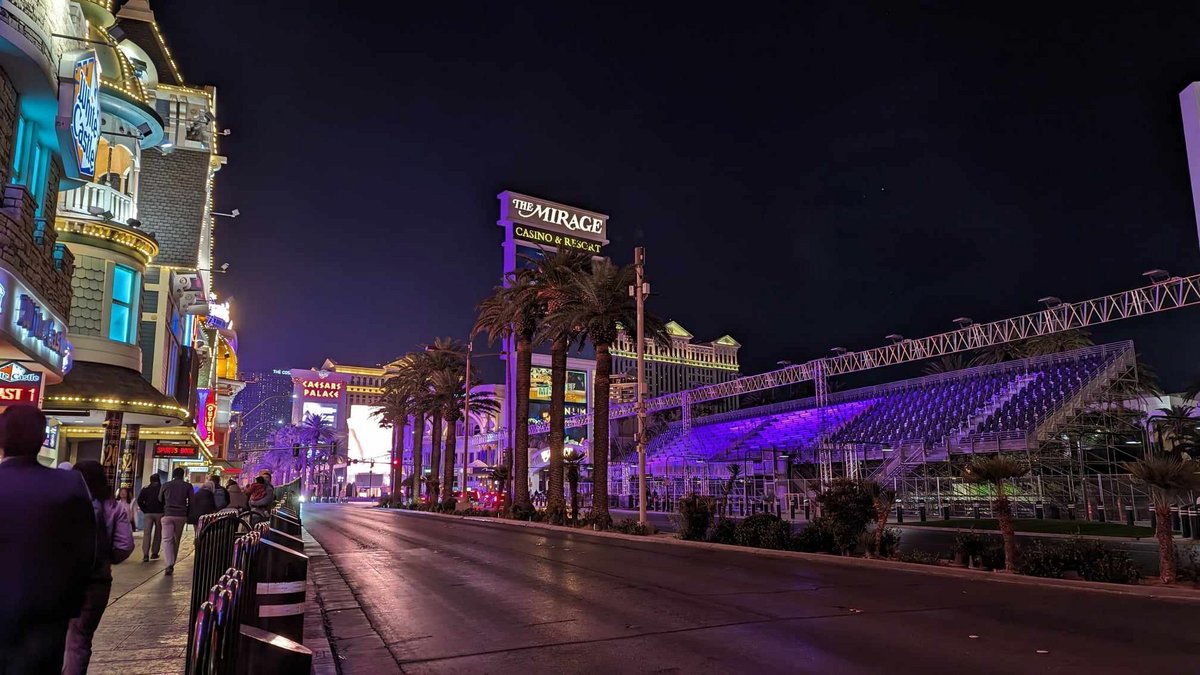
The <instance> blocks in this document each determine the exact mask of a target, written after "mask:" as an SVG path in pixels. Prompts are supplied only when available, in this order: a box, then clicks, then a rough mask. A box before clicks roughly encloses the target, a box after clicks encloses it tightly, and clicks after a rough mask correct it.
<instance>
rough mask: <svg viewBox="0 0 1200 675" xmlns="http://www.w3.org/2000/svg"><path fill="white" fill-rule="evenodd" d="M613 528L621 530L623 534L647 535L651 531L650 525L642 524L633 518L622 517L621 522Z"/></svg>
mask: <svg viewBox="0 0 1200 675" xmlns="http://www.w3.org/2000/svg"><path fill="white" fill-rule="evenodd" d="M613 530H615V531H617V532H621V533H622V534H637V535H647V534H650V532H651V530H650V527H649V526H648V525H642V524H641V523H639V522H638V521H637V520H635V519H633V518H622V519H621V521H620V522H618V523H617V524H615V525H613Z"/></svg>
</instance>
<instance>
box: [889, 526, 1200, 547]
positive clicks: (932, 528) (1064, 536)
mask: <svg viewBox="0 0 1200 675" xmlns="http://www.w3.org/2000/svg"><path fill="white" fill-rule="evenodd" d="M888 527H898V528H900V529H902V530H905V529H909V528H912V529H914V530H920V531H922V532H975V533H976V534H994V535H996V536H997V537H998V536H1000V530H981V529H979V528H974V527H938V526H937V525H932V526H930V525H920V524H916V523H898V524H897V523H894V522H891V521H888ZM1015 534H1016V535H1017V536H1018V537H1037V538H1039V539H1040V538H1046V539H1094V540H1096V541H1107V542H1126V543H1143V544H1144V543H1147V542H1149V543H1154V544H1157V540H1156V539H1155V538H1154V535H1147V536H1145V537H1108V536H1105V535H1102V534H1065V533H1062V532H1027V531H1024V530H1017V531H1016V532H1015ZM1184 542H1187V543H1191V540H1190V539H1179V540H1178V541H1177V542H1176V543H1184Z"/></svg>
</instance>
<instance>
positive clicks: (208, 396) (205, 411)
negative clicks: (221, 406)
mask: <svg viewBox="0 0 1200 675" xmlns="http://www.w3.org/2000/svg"><path fill="white" fill-rule="evenodd" d="M210 404H211V405H212V415H209V405H210ZM216 405H217V401H216V397H215V396H213V391H212V389H197V390H196V409H197V410H198V411H199V418H200V419H198V420H197V421H196V422H197V425H196V426H197V428H196V433H197V434H198V435H199V436H200V438H201V439H202V440H203V441H204V442H205V443H208V444H212V441H213V422H214V421H216V416H217V411H216Z"/></svg>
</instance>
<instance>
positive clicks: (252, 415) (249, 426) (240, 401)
mask: <svg viewBox="0 0 1200 675" xmlns="http://www.w3.org/2000/svg"><path fill="white" fill-rule="evenodd" d="M240 379H241V380H242V382H244V383H245V387H243V388H242V390H241V391H240V392H238V393H237V395H235V396H234V399H233V404H232V415H233V418H234V419H233V421H232V424H233V441H232V444H231V446H230V447H231V449H230V455H231V456H232V458H233V459H234V460H235V461H237V460H241V459H243V457H244V456H245V453H246V452H247V451H254V450H263V449H265V448H269V447H271V446H272V444H273V439H274V436H275V433H276V431H277V430H279V429H280V428H282V427H284V426H285V425H287V424H289V423H290V422H291V419H292V388H293V385H292V375H291V372H290V371H287V370H281V369H275V370H264V371H255V372H245V373H242V374H241V376H240Z"/></svg>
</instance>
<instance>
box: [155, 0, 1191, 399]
mask: <svg viewBox="0 0 1200 675" xmlns="http://www.w3.org/2000/svg"><path fill="white" fill-rule="evenodd" d="M152 4H153V5H154V7H155V10H156V12H157V14H158V20H159V23H160V26H161V27H162V29H163V31H164V33H165V35H166V36H167V39H168V41H169V43H170V45H171V47H172V48H173V50H174V51H175V54H176V57H177V61H178V62H179V64H180V68H181V70H182V72H183V75H184V77H185V78H186V79H188V80H189V81H190V82H191V83H194V84H214V85H216V86H217V87H218V112H219V117H220V124H221V125H222V126H223V127H228V128H230V129H231V130H232V135H230V136H229V137H228V138H226V139H224V140H223V141H222V151H223V153H224V154H226V155H228V157H229V164H228V165H227V167H226V168H224V169H223V170H222V171H221V172H220V174H219V175H218V181H217V206H218V209H219V210H222V211H228V210H230V209H232V208H238V209H240V210H241V213H242V215H241V217H240V218H239V219H237V220H234V221H229V220H221V221H220V222H219V223H218V230H217V242H218V243H217V260H216V263H217V264H218V265H219V264H220V263H222V262H228V263H229V264H230V271H229V273H228V274H226V275H224V276H220V277H218V278H217V279H216V284H217V288H218V290H219V291H220V292H221V293H222V294H223V295H232V296H233V297H234V303H235V305H234V318H235V322H236V325H237V328H238V332H239V335H240V338H241V365H242V368H243V369H247V370H250V369H263V368H275V367H308V366H314V365H318V364H319V363H320V362H321V361H322V360H323V359H324V358H326V357H331V358H333V359H335V360H337V361H341V362H344V363H365V364H373V363H378V362H382V361H386V360H388V359H390V358H391V357H394V356H396V355H399V354H401V353H403V352H405V351H408V350H410V349H413V348H414V347H415V346H416V345H417V344H418V343H421V342H428V341H431V340H432V338H433V337H434V336H436V335H455V336H465V334H466V333H467V331H468V330H469V328H470V325H471V322H472V320H473V317H474V311H473V308H474V305H475V303H476V302H478V301H479V299H480V298H482V297H483V296H484V295H485V294H486V293H487V292H488V290H489V289H490V287H491V286H492V285H493V284H495V283H496V282H497V281H498V276H499V273H500V241H501V230H500V228H499V227H497V226H496V225H495V221H496V218H497V213H498V203H497V200H496V198H495V195H496V194H497V193H498V192H500V191H501V190H503V189H506V188H511V189H514V190H518V191H521V192H526V193H529V194H532V195H536V196H540V197H545V198H548V199H553V200H556V201H560V202H564V203H567V204H573V205H577V206H580V207H584V208H588V209H592V210H596V211H600V212H603V213H607V214H609V215H610V216H611V221H610V224H609V236H610V239H611V240H612V243H611V244H610V246H609V248H608V249H607V252H608V253H609V254H610V255H611V256H613V257H614V258H615V259H617V260H618V261H621V262H627V261H629V260H631V259H632V249H633V247H634V246H636V245H639V244H640V245H644V246H646V248H647V263H648V276H649V278H650V280H651V281H652V283H653V289H654V292H655V294H656V295H655V297H653V298H652V301H651V305H650V307H651V309H652V310H653V311H655V312H657V313H658V314H660V315H661V316H663V317H664V318H673V319H675V320H677V321H679V322H680V323H682V324H683V325H684V326H685V327H687V328H688V329H690V330H691V331H692V332H693V333H695V334H696V335H697V337H698V338H701V339H705V340H710V339H714V338H716V337H718V336H720V335H722V334H724V333H729V334H732V335H733V336H734V337H736V338H737V339H738V340H739V341H740V342H741V343H742V344H743V345H744V347H743V349H742V362H743V370H744V372H759V371H762V370H765V369H768V368H772V367H774V364H775V362H776V361H777V360H779V359H791V360H794V361H800V360H804V359H809V358H813V357H816V356H821V355H824V354H825V353H827V351H826V350H827V349H828V348H829V347H831V346H834V345H842V346H846V347H849V348H851V349H861V348H867V347H872V346H878V345H881V344H883V343H885V340H884V339H883V336H885V335H887V334H888V333H892V332H899V333H902V334H904V335H906V336H909V337H919V336H922V335H927V334H931V333H934V332H940V331H942V330H946V329H948V328H950V327H952V323H951V319H953V318H954V317H957V316H962V315H966V316H970V317H972V318H974V319H975V320H977V321H985V320H992V319H998V318H1002V317H1005V316H1010V315H1015V314H1020V313H1025V312H1029V311H1033V310H1035V309H1037V308H1038V307H1039V305H1038V304H1037V303H1036V299H1037V298H1039V297H1042V296H1044V295H1056V296H1059V297H1061V298H1063V299H1064V300H1079V299H1084V298H1088V297H1094V296H1098V295H1102V294H1106V293H1110V292H1114V291H1118V290H1122V289H1126V288H1132V287H1134V286H1137V285H1140V284H1141V282H1142V277H1141V276H1140V275H1141V273H1142V272H1143V271H1145V270H1148V269H1151V268H1155V267H1162V268H1165V269H1168V270H1170V271H1171V272H1173V273H1176V274H1191V273H1194V272H1197V271H1200V264H1198V263H1200V244H1198V242H1197V234H1196V224H1195V218H1194V215H1193V210H1192V201H1191V192H1190V189H1189V186H1188V178H1187V166H1186V155H1185V150H1184V144H1183V133H1182V126H1181V122H1180V113H1179V105H1178V98H1177V95H1178V92H1179V91H1180V90H1181V89H1182V88H1183V87H1184V86H1186V85H1187V84H1188V83H1189V82H1191V81H1193V80H1198V79H1200V38H1198V37H1197V36H1200V7H1198V6H1197V5H1196V4H1195V3H1186V4H1185V3H1179V4H1178V5H1177V6H1176V7H1175V8H1173V9H1171V10H1169V11H1168V10H1166V9H1163V10H1159V9H1156V8H1153V7H1145V8H1135V7H1131V6H1130V3H1122V4H1120V5H1118V4H1113V5H1112V6H1111V8H1107V9H1106V8H1105V7H1104V6H1103V4H1102V3H1101V4H1096V3H1090V4H1082V3H1071V4H1072V7H1065V6H1060V5H1065V4H1067V3H1037V4H1036V5H1029V6H1028V7H1026V8H1024V9H1022V8H1021V7H1019V6H1015V5H1013V4H1011V3H1009V4H1004V5H1002V6H997V7H996V8H995V11H994V12H990V11H988V10H985V9H984V8H982V7H975V6H972V7H971V8H970V9H964V8H958V7H954V6H953V5H952V4H951V3H945V4H937V5H935V4H928V5H923V6H915V5H916V3H879V4H874V5H865V6H858V7H849V6H848V4H847V3H842V2H837V3H831V4H830V5H829V6H827V7H823V8H822V7H819V6H818V4H817V3H797V2H786V3H777V4H768V3H744V4H740V5H739V4H729V3H720V4H711V7H710V6H709V5H706V4H704V3H690V4H686V5H683V4H681V5H673V6H671V5H668V4H667V3H647V2H637V3H628V4H627V5H626V6H625V7H623V8H618V6H617V3H604V6H603V7H600V6H596V7H593V8H591V9H586V8H583V7H581V6H576V5H577V4H579V3H566V2H554V3H546V4H533V3H519V2H518V3H451V2H439V3H363V2H340V3H329V2H322V3H303V2H282V1H266V0H255V2H245V1H244V0H241V1H235V0H209V1H206V2H181V1H176V2H165V1H164V0H158V2H155V3H152ZM900 4H903V5H906V6H903V7H902V6H900ZM967 4H971V5H978V4H979V3H967ZM1148 4H1149V3H1148ZM1155 4H1156V3H1155ZM908 5H914V6H908ZM368 8H370V9H368ZM1198 329H1200V309H1191V310H1182V311H1179V312H1176V313H1172V314H1166V315H1162V316H1158V317H1155V318H1151V319H1137V320H1133V321H1130V322H1126V323H1119V324H1115V325H1114V326H1112V327H1111V328H1108V329H1104V330H1098V331H1096V337H1097V339H1099V340H1112V339H1126V338H1129V339H1133V340H1135V341H1136V343H1137V344H1138V346H1139V350H1140V351H1141V352H1143V354H1144V355H1145V357H1146V359H1147V360H1148V361H1149V362H1150V363H1151V364H1152V365H1154V366H1155V367H1156V368H1157V369H1158V370H1159V371H1160V373H1161V375H1162V376H1163V379H1164V380H1165V382H1166V384H1167V385H1169V386H1172V387H1179V386H1181V385H1182V384H1183V383H1184V382H1185V381H1187V380H1190V379H1192V378H1193V377H1195V376H1197V375H1200V363H1197V358H1196V356H1195V355H1196V350H1195V349H1194V348H1193V344H1194V341H1195V337H1194V336H1195V335H1197V330H1198Z"/></svg>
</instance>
